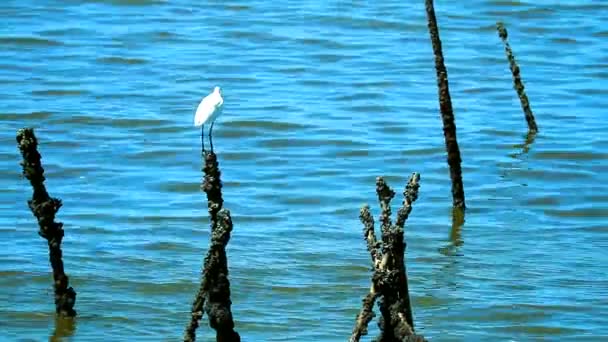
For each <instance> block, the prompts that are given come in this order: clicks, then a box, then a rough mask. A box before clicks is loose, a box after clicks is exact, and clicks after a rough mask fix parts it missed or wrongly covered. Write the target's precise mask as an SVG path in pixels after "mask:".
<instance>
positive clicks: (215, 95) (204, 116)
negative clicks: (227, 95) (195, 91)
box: [194, 87, 224, 153]
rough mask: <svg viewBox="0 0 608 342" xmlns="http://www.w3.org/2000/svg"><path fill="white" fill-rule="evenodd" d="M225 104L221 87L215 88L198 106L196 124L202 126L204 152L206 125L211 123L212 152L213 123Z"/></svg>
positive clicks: (195, 117)
mask: <svg viewBox="0 0 608 342" xmlns="http://www.w3.org/2000/svg"><path fill="white" fill-rule="evenodd" d="M223 105H224V99H223V98H222V93H221V92H220V87H215V88H213V92H212V93H211V94H209V95H207V96H205V97H204V98H203V100H202V101H201V103H199V105H198V108H196V114H195V115H194V126H196V127H198V126H202V127H201V145H202V150H203V153H204V152H205V125H206V124H208V123H211V127H210V128H209V145H210V146H211V152H213V136H212V132H213V124H214V123H215V120H216V119H217V117H218V116H219V115H220V114H221V112H222V109H223Z"/></svg>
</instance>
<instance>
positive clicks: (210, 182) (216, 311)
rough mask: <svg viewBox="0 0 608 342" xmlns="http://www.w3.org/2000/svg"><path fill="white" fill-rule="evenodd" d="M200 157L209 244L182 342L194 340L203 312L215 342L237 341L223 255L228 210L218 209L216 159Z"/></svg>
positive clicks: (206, 154) (228, 230)
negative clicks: (208, 221) (203, 163)
mask: <svg viewBox="0 0 608 342" xmlns="http://www.w3.org/2000/svg"><path fill="white" fill-rule="evenodd" d="M203 157H204V161H205V166H204V168H203V171H204V173H205V176H204V178H203V184H202V186H201V188H202V189H203V191H204V192H205V193H206V194H207V208H208V211H209V216H210V221H211V244H210V246H209V249H208V251H207V256H206V257H205V260H204V263H203V270H202V272H201V273H202V274H201V285H200V288H199V290H198V293H197V295H196V297H195V299H194V303H193V304H192V310H191V311H192V312H191V314H192V316H191V319H190V322H189V323H188V325H187V327H186V331H185V333H184V341H195V340H196V329H197V328H198V326H199V321H200V319H201V318H202V317H203V310H204V312H206V313H207V316H208V318H209V325H210V326H211V327H212V328H213V329H215V331H216V341H227V342H232V341H234V342H237V341H240V340H241V337H240V336H239V334H238V333H237V332H236V331H235V330H234V320H233V317H232V311H231V305H232V301H231V300H230V281H229V280H228V258H227V256H226V246H227V245H228V241H230V233H231V232H232V219H231V218H230V211H228V210H227V209H223V208H222V207H223V204H224V200H223V198H222V182H221V180H220V175H221V172H220V169H219V164H218V162H217V156H216V155H215V153H213V152H208V151H206V152H204V154H203Z"/></svg>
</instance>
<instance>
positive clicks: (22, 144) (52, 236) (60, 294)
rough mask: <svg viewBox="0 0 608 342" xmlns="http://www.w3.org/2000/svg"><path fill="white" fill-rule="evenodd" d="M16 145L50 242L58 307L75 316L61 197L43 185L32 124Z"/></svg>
mask: <svg viewBox="0 0 608 342" xmlns="http://www.w3.org/2000/svg"><path fill="white" fill-rule="evenodd" d="M17 145H18V146H19V150H20V151H21V155H22V156H23V161H22V162H21V166H23V175H24V176H25V178H27V179H28V180H29V181H30V184H31V185H32V188H33V189H34V193H33V195H32V199H31V200H29V201H28V206H29V207H30V210H31V211H32V213H33V214H34V216H35V217H36V219H37V220H38V226H39V228H40V230H39V231H38V234H39V235H40V236H42V237H43V238H45V239H46V241H47V243H48V246H49V260H50V262H51V267H52V269H53V280H54V282H53V286H54V290H55V311H56V312H57V314H58V315H59V316H63V317H74V316H76V311H75V310H74V304H75V303H76V291H74V289H73V288H72V287H70V286H69V279H68V276H67V275H66V274H65V272H64V269H63V260H62V256H63V253H62V251H61V241H62V240H63V236H64V231H63V223H61V222H56V221H55V215H56V214H57V211H59V208H61V200H60V199H58V198H52V197H50V196H49V194H48V192H47V191H46V187H45V186H44V181H45V178H44V169H43V168H42V163H41V160H40V159H41V156H40V153H38V140H37V139H36V136H35V135H34V130H33V129H32V128H24V129H21V130H19V132H17Z"/></svg>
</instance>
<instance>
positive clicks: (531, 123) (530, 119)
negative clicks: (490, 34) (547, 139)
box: [496, 22, 538, 133]
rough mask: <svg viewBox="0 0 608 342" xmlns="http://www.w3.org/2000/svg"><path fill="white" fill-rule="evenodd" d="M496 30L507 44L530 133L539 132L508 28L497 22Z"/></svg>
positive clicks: (516, 86) (507, 51) (514, 84)
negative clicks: (509, 39) (512, 47)
mask: <svg viewBox="0 0 608 342" xmlns="http://www.w3.org/2000/svg"><path fill="white" fill-rule="evenodd" d="M496 30H497V31H498V36H499V37H500V39H501V40H502V42H503V43H504V45H505V53H506V55H507V59H508V60H509V67H510V68H511V73H512V74H513V87H514V88H515V91H516V92H517V96H519V101H520V102H521V108H522V109H523V111H524V115H525V117H526V122H527V123H528V131H529V132H530V133H536V132H538V126H537V125H536V119H535V118H534V114H532V109H530V100H528V95H526V90H525V87H524V83H523V81H522V80H521V72H520V69H519V65H517V62H516V61H515V56H513V50H511V45H509V41H508V40H507V38H508V33H507V29H506V28H505V25H504V24H503V23H501V22H498V23H496Z"/></svg>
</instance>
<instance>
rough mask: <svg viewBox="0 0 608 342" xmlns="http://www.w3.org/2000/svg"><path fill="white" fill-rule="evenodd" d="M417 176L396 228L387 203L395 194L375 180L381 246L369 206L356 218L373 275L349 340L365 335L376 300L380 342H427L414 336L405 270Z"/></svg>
mask: <svg viewBox="0 0 608 342" xmlns="http://www.w3.org/2000/svg"><path fill="white" fill-rule="evenodd" d="M419 180H420V175H419V174H418V173H414V174H412V176H411V177H410V180H409V182H408V184H407V186H406V188H405V191H404V192H403V193H404V196H405V198H404V200H403V205H402V207H401V208H400V209H399V211H398V213H397V221H396V224H395V225H392V224H391V219H390V215H391V208H390V201H391V200H392V199H393V197H394V196H395V192H394V191H393V190H392V189H391V188H390V187H389V186H388V184H386V182H385V181H384V179H382V178H381V177H379V178H378V179H377V180H376V193H377V195H378V201H379V202H380V208H381V214H380V221H381V223H382V227H381V234H382V243H380V242H378V241H377V240H376V235H375V232H374V219H373V217H372V215H371V213H370V209H369V206H367V205H366V206H364V207H363V208H361V211H360V214H359V218H360V220H361V222H362V223H363V227H364V228H363V237H364V239H365V240H366V241H367V249H368V251H369V252H370V255H371V258H372V265H373V267H374V273H373V275H372V284H371V286H370V290H369V293H368V294H367V295H366V296H365V298H363V301H362V308H361V310H360V312H359V314H358V315H357V317H356V319H355V326H354V328H353V332H352V334H351V337H350V341H351V342H357V341H359V340H360V339H361V336H364V335H367V332H368V331H367V327H368V325H369V322H371V320H372V319H373V318H374V316H375V314H374V312H373V306H374V302H375V301H376V299H379V308H380V313H381V314H382V317H381V318H380V321H379V323H378V326H379V327H380V332H381V333H380V336H378V338H377V339H376V340H377V341H382V342H394V341H426V340H425V339H424V337H422V336H419V335H416V334H415V333H414V321H413V315H412V307H411V303H410V297H409V288H408V281H407V271H406V268H405V258H404V253H405V247H406V244H405V239H404V225H405V221H406V220H407V218H408V215H409V213H410V212H411V210H412V204H413V203H414V202H415V201H416V199H417V198H418V189H419Z"/></svg>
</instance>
